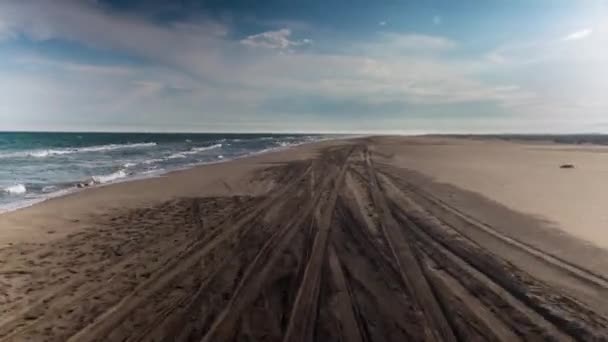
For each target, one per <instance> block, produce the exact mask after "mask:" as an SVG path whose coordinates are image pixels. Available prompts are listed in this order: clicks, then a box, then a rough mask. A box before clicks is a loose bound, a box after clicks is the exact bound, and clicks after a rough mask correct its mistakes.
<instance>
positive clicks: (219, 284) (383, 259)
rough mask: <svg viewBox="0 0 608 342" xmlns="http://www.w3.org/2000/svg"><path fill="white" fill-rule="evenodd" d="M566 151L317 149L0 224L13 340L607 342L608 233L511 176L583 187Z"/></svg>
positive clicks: (104, 192) (112, 190) (393, 145)
mask: <svg viewBox="0 0 608 342" xmlns="http://www.w3.org/2000/svg"><path fill="white" fill-rule="evenodd" d="M546 148H549V149H550V150H549V151H545V150H544V149H546ZM555 148H556V147H555V146H549V147H546V146H544V145H543V146H540V145H525V144H513V143H504V142H496V141H491V142H490V141H487V142H477V141H470V140H460V139H446V138H431V137H425V138H397V137H382V138H367V139H355V140H350V141H348V140H345V141H333V142H323V143H319V144H315V145H309V146H301V147H297V148H294V149H291V150H288V151H282V152H277V153H271V154H266V155H262V156H257V157H252V158H247V159H242V160H238V161H234V162H228V163H223V164H216V165H210V166H204V167H200V168H195V169H191V170H186V171H180V172H176V173H172V174H170V175H168V176H166V177H162V178H158V179H149V180H141V181H135V182H129V183H124V184H117V185H112V186H107V187H102V188H95V189H87V190H86V191H83V192H80V193H77V194H74V195H70V196H67V197H65V198H59V199H55V200H51V201H48V202H45V203H43V204H40V205H36V206H34V207H32V208H28V209H25V210H21V211H18V212H14V213H9V214H6V215H0V227H2V231H3V232H2V233H0V244H1V245H2V246H3V247H2V248H1V249H0V341H14V340H27V339H29V340H35V341H66V340H69V341H167V340H170V341H242V340H251V341H406V340H407V341H409V340H421V341H422V340H426V341H428V340H434V341H457V340H461V341H470V340H488V341H497V340H498V341H516V340H559V341H570V340H584V341H589V340H605V339H608V277H607V276H606V275H607V274H608V272H607V271H608V266H607V265H608V262H607V261H608V252H606V250H605V249H602V248H601V247H603V246H604V245H603V241H604V240H602V238H601V234H602V233H603V232H601V231H599V230H593V229H591V228H589V227H591V226H593V224H592V221H593V220H600V221H598V223H597V224H598V225H599V224H601V218H598V217H597V216H596V217H595V218H588V217H585V218H584V219H581V225H580V227H579V226H578V225H569V224H568V222H569V221H568V220H567V217H569V216H568V215H575V214H573V212H574V210H575V209H577V208H578V210H581V208H582V209H585V208H586V207H584V206H580V205H578V204H577V205H576V206H574V209H572V210H573V211H572V212H569V213H568V215H566V216H563V215H562V216H560V213H559V212H557V213H556V212H550V210H555V209H556V208H558V204H555V203H553V204H543V203H541V204H538V203H536V201H543V200H553V201H555V198H548V197H540V198H536V199H528V196H527V195H521V194H518V193H517V191H516V190H517V189H514V187H520V189H519V190H520V191H522V192H524V194H528V193H527V191H530V190H529V189H527V186H526V185H527V184H525V183H522V182H520V181H518V180H513V179H511V178H509V175H510V176H511V177H512V178H519V177H523V176H525V175H529V177H528V179H529V180H530V181H531V182H537V181H539V180H538V179H536V178H535V177H539V176H538V174H541V173H542V172H541V171H539V170H537V168H538V167H540V166H539V165H545V164H546V166H547V171H546V172H547V174H548V175H547V180H544V181H545V183H541V184H535V185H534V186H535V187H540V186H541V185H544V186H545V187H546V186H550V185H551V184H553V183H551V181H552V180H553V179H554V178H551V177H558V178H559V177H571V178H572V177H578V176H573V175H578V174H576V173H571V174H570V176H562V175H561V174H559V173H557V172H554V170H553V168H556V169H558V165H551V168H549V165H550V164H553V161H556V160H561V159H560V158H561V157H560V158H558V157H555V156H554V153H556V152H555V151H554V150H552V149H555ZM561 148H563V147H561ZM528 150H531V151H538V152H534V153H535V154H534V158H533V159H530V160H528V163H527V164H526V160H527V159H526V158H527V157H529V155H527V154H526V153H528V152H527V151H528ZM467 151H468V152H467ZM517 151H519V152H517ZM499 152H502V153H503V155H502V156H504V158H506V159H508V160H509V161H510V163H507V162H503V164H500V160H501V156H497V153H499ZM564 153H566V152H564ZM567 153H574V154H568V156H569V158H568V160H564V162H574V164H575V166H576V168H575V170H559V169H558V170H559V171H560V172H570V171H574V172H579V168H580V167H582V170H583V171H582V172H583V174H584V175H585V176H586V177H590V176H592V175H593V176H597V174H595V173H593V174H589V173H584V172H585V170H588V168H585V167H584V166H583V165H591V164H586V162H587V161H590V160H593V157H591V156H590V155H588V154H585V153H588V152H586V151H583V152H582V153H583V154H580V153H579V152H571V151H569V152H567ZM522 155H524V156H523V157H522ZM518 156H519V157H518ZM543 156H544V157H543ZM517 157H518V158H520V159H516V158H517ZM493 158H494V159H493ZM538 158H540V159H538ZM542 158H545V159H542ZM538 160H540V162H538ZM496 163H498V165H494V164H496ZM509 165H511V168H512V169H516V168H519V169H521V170H519V172H520V173H517V172H514V170H511V169H508V167H509ZM513 165H514V166H513ZM593 165H596V166H597V167H598V168H599V167H601V163H600V162H599V161H597V164H593ZM505 167H507V170H506V171H505V170H504V168H505ZM589 169H591V170H596V169H593V168H589ZM526 170H528V172H525V171H526ZM596 171H597V172H600V171H601V170H600V169H598V170H596ZM586 172H591V171H586ZM454 173H456V174H454ZM460 173H462V174H460ZM492 177H494V178H492ZM540 178H542V177H540ZM492 181H498V182H505V181H509V182H510V183H506V184H507V185H508V186H505V185H504V184H503V185H502V186H499V185H487V183H492ZM583 181H584V182H592V181H593V180H590V179H585V180H580V182H583ZM595 182H596V183H598V184H600V183H601V182H602V179H596V180H595ZM560 184H561V183H560ZM585 184H587V183H585ZM529 186H531V185H529ZM560 186H563V185H560ZM560 186H555V184H554V187H555V188H557V189H547V188H546V189H544V190H545V191H547V192H549V193H550V194H555V193H556V191H557V192H559V191H563V189H562V188H560ZM506 188H508V189H507V190H505V189H506ZM501 189H502V190H501ZM535 189H536V188H535ZM505 193H506V194H505ZM513 194H515V195H513ZM501 196H504V197H501ZM509 196H520V197H515V198H512V197H509ZM545 196H549V195H545ZM588 196H591V195H588ZM549 197H550V196H549ZM521 198H526V199H527V202H523V203H520V200H519V199H521ZM582 199H583V200H588V201H590V200H592V199H597V198H596V197H582ZM600 199H601V198H600ZM521 201H523V200H521ZM526 203H531V204H530V206H526V205H525V204H526ZM535 203H536V204H535ZM604 203H605V202H604ZM587 204H588V205H589V206H593V205H596V204H597V203H595V202H593V203H591V202H590V203H587ZM558 209H559V208H558ZM562 209H563V208H562ZM594 232H595V234H596V235H593V234H594Z"/></svg>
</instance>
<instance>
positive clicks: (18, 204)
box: [0, 136, 363, 217]
mask: <svg viewBox="0 0 608 342" xmlns="http://www.w3.org/2000/svg"><path fill="white" fill-rule="evenodd" d="M361 137H363V136H353V137H350V136H346V137H334V138H321V139H319V140H314V141H305V142H302V143H297V144H292V145H288V146H277V147H274V148H267V149H263V150H260V151H254V152H250V153H247V154H244V155H241V156H236V157H233V158H226V159H225V158H223V157H222V158H219V160H213V161H205V162H200V163H195V164H191V165H184V166H181V167H176V168H173V169H168V170H165V169H162V170H157V171H153V170H152V171H147V172H146V173H139V174H133V175H127V176H125V177H120V178H118V179H116V180H112V181H109V182H98V183H95V182H94V181H90V182H86V181H75V183H74V185H73V186H72V187H69V188H64V189H60V190H58V191H55V192H50V193H48V194H46V195H43V196H41V197H40V198H32V199H22V200H20V201H15V202H11V203H8V204H5V205H1V206H0V217H1V216H2V215H4V214H8V213H12V212H16V211H20V210H23V209H27V208H30V207H32V206H35V205H38V204H41V203H45V202H47V201H50V200H54V199H57V198H62V197H65V196H69V195H72V194H76V193H80V192H82V191H86V190H88V189H95V188H100V187H105V186H111V185H116V184H121V183H127V182H134V181H141V180H145V179H153V178H157V177H164V176H168V175H170V174H171V173H174V172H179V171H185V170H190V169H194V168H198V167H204V166H206V165H214V164H220V163H229V162H232V161H236V160H240V159H244V158H250V157H255V156H259V155H263V154H266V153H273V152H279V151H285V150H288V149H291V148H295V147H299V146H303V145H309V144H315V143H319V142H323V141H332V140H341V139H352V138H361ZM81 184H82V185H83V186H80V185H81ZM17 185H21V184H17Z"/></svg>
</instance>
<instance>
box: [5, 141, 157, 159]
mask: <svg viewBox="0 0 608 342" xmlns="http://www.w3.org/2000/svg"><path fill="white" fill-rule="evenodd" d="M154 146H156V143H154V142H150V143H136V144H109V145H100V146H87V147H75V148H62V149H46V150H31V151H18V152H9V153H2V154H0V158H26V157H33V158H45V157H51V156H60V155H64V154H74V153H87V152H105V151H114V150H121V149H133V148H147V147H154Z"/></svg>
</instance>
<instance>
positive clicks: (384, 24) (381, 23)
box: [378, 21, 387, 26]
mask: <svg viewBox="0 0 608 342" xmlns="http://www.w3.org/2000/svg"><path fill="white" fill-rule="evenodd" d="M386 24H387V23H386V21H381V22H379V23H378V25H380V26H386Z"/></svg>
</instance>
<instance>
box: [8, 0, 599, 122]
mask: <svg viewBox="0 0 608 342" xmlns="http://www.w3.org/2000/svg"><path fill="white" fill-rule="evenodd" d="M34 19H35V20H34ZM434 21H435V20H434ZM0 23H4V26H0V36H1V33H2V32H11V33H10V34H13V32H18V33H19V34H23V35H25V36H27V37H29V38H30V39H34V40H45V39H61V40H70V41H74V42H77V43H80V44H85V45H87V46H90V47H94V48H97V49H105V50H110V51H114V52H118V53H123V54H127V55H130V56H136V57H141V58H143V59H144V60H146V63H145V64H144V65H143V66H142V65H139V66H132V65H128V66H126V65H124V66H100V65H94V64H86V63H75V62H66V61H56V60H50V61H49V60H44V59H42V58H40V59H39V60H35V58H34V57H31V56H29V57H28V58H29V60H27V59H23V60H22V62H23V63H26V64H28V65H37V66H38V67H39V68H40V70H43V72H36V73H30V74H17V71H13V70H8V71H6V70H4V69H1V68H2V66H1V65H0V75H1V77H0V93H2V94H3V95H5V96H6V98H7V99H8V100H6V101H2V103H0V123H2V122H4V123H6V122H8V120H17V119H21V118H28V117H29V118H30V119H31V120H30V122H37V120H38V119H40V116H41V115H42V116H46V118H47V122H53V121H56V122H60V121H61V120H60V118H64V122H76V121H77V120H84V121H85V123H86V121H87V120H89V121H88V122H93V123H95V122H97V121H100V122H101V121H103V122H122V123H125V122H127V123H129V122H131V123H132V124H134V125H135V124H137V123H139V124H142V123H145V124H147V125H149V126H148V127H150V126H154V125H157V126H160V127H176V126H175V125H176V122H181V124H183V125H185V126H186V128H188V129H197V128H198V129H209V127H211V126H213V125H224V126H223V127H234V126H235V125H241V124H242V125H244V126H246V127H249V128H252V127H254V126H256V125H257V127H262V128H263V127H270V126H268V125H269V123H271V122H272V121H273V120H274V121H276V115H275V116H273V117H267V116H264V109H263V108H261V106H262V104H264V102H265V101H267V100H268V99H271V98H274V97H276V96H283V97H295V98H297V97H305V96H310V97H311V98H314V97H315V96H323V97H328V98H331V99H334V100H336V101H349V100H352V99H356V100H358V101H360V102H364V103H367V104H369V105H370V106H372V107H373V106H375V105H382V104H387V103H389V104H393V103H394V104H397V105H403V108H404V109H403V112H404V113H406V112H407V105H409V104H415V105H424V106H427V105H428V106H434V105H446V104H456V105H458V104H463V103H477V102H483V103H492V104H493V105H496V106H497V107H500V108H513V109H514V110H520V109H521V108H524V107H526V106H528V107H527V108H529V110H531V108H534V109H538V110H539V111H540V109H542V110H543V111H544V112H551V111H552V110H553V111H554V110H555V108H553V109H551V107H550V106H545V105H544V104H545V103H547V102H548V101H544V102H543V101H541V100H539V99H538V92H537V91H536V90H537V89H536V88H534V87H524V86H523V85H522V84H520V83H519V82H517V81H514V80H511V79H508V80H506V81H500V79H501V78H500V77H496V78H495V79H494V80H488V79H489V78H482V77H481V76H480V75H479V69H483V68H488V69H492V68H494V69H492V70H495V69H496V68H497V67H496V65H495V64H494V63H490V62H488V60H484V59H483V58H481V57H470V56H467V57H461V58H460V59H454V58H450V57H445V56H446V55H447V54H446V52H450V51H452V50H456V51H458V50H457V49H459V47H460V45H459V43H458V42H456V41H453V40H450V39H448V38H446V37H441V36H431V35H424V34H417V33H390V32H383V33H379V34H377V36H375V37H374V38H371V39H368V40H366V41H349V42H346V43H347V44H345V43H344V42H342V43H340V42H334V41H330V40H331V37H327V38H324V39H328V42H330V43H335V44H334V45H335V50H334V52H333V53H331V54H329V53H321V52H317V51H315V50H314V49H296V47H298V46H302V45H306V44H310V43H311V41H310V40H308V39H294V38H293V33H292V31H291V30H290V29H288V28H286V27H288V26H278V27H284V28H282V29H278V30H274V31H267V32H262V33H259V34H255V35H251V36H249V37H246V38H245V39H242V40H240V41H234V40H230V36H231V35H229V34H227V33H228V32H229V31H230V28H229V27H228V26H226V25H223V24H221V23H217V22H214V21H209V20H202V21H197V22H187V23H179V24H172V25H159V24H157V23H153V22H150V21H146V20H144V19H142V18H136V17H129V16H116V15H110V14H109V13H107V12H105V10H104V9H103V8H101V7H99V6H97V5H94V4H93V3H91V2H79V1H58V2H52V3H51V2H34V1H27V0H23V1H14V0H3V1H2V0H0ZM2 27H7V28H10V30H8V29H4V30H3V29H2ZM594 27H595V26H594ZM596 29H597V30H596V32H594V34H593V36H592V37H590V39H588V40H585V42H584V43H583V42H581V43H582V44H588V43H590V42H591V41H594V42H595V39H597V38H598V37H600V36H601V35H600V31H599V27H596ZM297 32H300V30H299V29H298V31H297ZM588 35H589V34H588ZM554 40H556V39H555V38H554ZM557 43H559V44H555V46H556V47H555V48H552V49H545V48H544V46H540V47H539V46H534V45H528V46H524V47H521V48H520V49H500V51H495V52H494V53H493V54H491V55H492V56H493V58H494V61H501V62H502V63H504V64H509V63H510V62H511V61H514V60H516V61H517V60H519V59H520V58H524V57H528V56H532V57H534V58H537V59H538V56H536V55H534V52H535V51H548V50H550V51H554V52H552V53H553V54H554V55H555V56H560V53H563V52H564V50H561V47H560V46H558V45H560V44H561V45H562V46H568V45H578V44H567V43H565V42H563V41H561V40H560V41H558V42H557ZM596 45H597V46H600V45H601V44H596ZM603 46H608V45H603ZM251 47H257V48H255V49H252V48H251ZM598 49H599V47H598ZM603 49H604V50H602V51H605V48H603ZM291 50H295V51H293V53H291V54H283V55H281V54H278V53H276V51H291ZM590 51H591V50H590ZM593 51H595V50H593ZM594 53H595V54H596V56H600V57H601V56H604V58H605V56H606V54H605V53H603V54H600V52H594ZM579 55H580V51H579ZM500 67H502V65H501V66H500ZM604 70H608V69H606V68H604ZM52 71H58V72H52ZM484 76H487V75H484ZM541 76H542V75H539V77H541ZM605 79H608V77H606V78H605ZM600 88H601V87H598V88H597V89H600ZM601 89H605V88H601ZM32 98H36V99H37V100H36V101H31V99H32ZM597 102H598V101H597V99H596V98H590V99H589V100H588V103H596V104H597ZM604 103H605V102H603V101H601V100H600V101H599V104H598V106H602V105H603V104H604ZM530 104H533V106H532V105H530ZM564 107H565V106H564ZM446 108H447V107H446ZM65 112H70V113H75V114H73V115H67V116H66V114H64V113H65ZM15 113H24V115H23V116H20V117H19V118H16V115H15ZM40 113H43V114H40ZM168 113H170V115H169V114H168ZM284 115H286V116H289V115H290V113H289V112H286V113H285V114H284ZM381 115H382V113H381V112H379V113H378V118H381V117H382V116H381ZM481 115H483V113H482V114H481ZM296 116H297V115H293V116H291V117H290V118H294V117H296ZM82 117H85V118H87V119H79V118H82ZM404 117H405V116H404ZM144 118H145V119H144ZM303 120H305V118H303V119H301V120H300V121H299V122H302V121H303ZM286 121H289V120H286ZM379 121H382V120H379ZM197 123H198V124H200V125H201V126H196V124H197ZM171 125H173V126H171ZM229 125H233V126H229ZM318 125H321V126H322V125H323V122H319V123H318ZM218 127H219V126H218ZM152 128H154V127H152ZM165 129H166V128H165ZM219 130H221V128H219Z"/></svg>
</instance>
